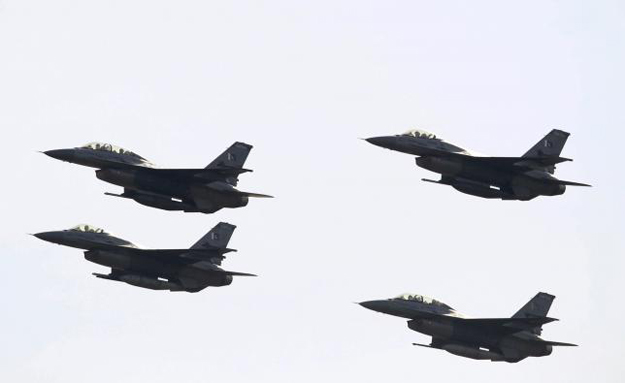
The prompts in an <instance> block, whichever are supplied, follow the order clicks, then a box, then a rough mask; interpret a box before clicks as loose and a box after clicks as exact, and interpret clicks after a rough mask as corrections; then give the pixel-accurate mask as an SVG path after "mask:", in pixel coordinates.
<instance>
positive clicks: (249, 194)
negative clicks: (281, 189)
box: [239, 192, 273, 198]
mask: <svg viewBox="0 0 625 383" xmlns="http://www.w3.org/2000/svg"><path fill="white" fill-rule="evenodd" d="M239 195H243V196H246V197H253V198H273V196H272V195H268V194H259V193H248V192H239Z"/></svg>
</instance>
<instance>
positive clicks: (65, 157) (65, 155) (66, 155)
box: [43, 149, 74, 162]
mask: <svg viewBox="0 0 625 383" xmlns="http://www.w3.org/2000/svg"><path fill="white" fill-rule="evenodd" d="M43 154H45V155H47V156H50V157H52V158H55V159H57V160H61V161H67V162H70V161H71V160H72V159H73V158H74V150H72V149H54V150H48V151H45V152H43Z"/></svg>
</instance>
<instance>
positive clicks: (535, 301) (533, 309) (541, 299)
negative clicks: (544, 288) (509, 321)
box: [512, 293, 556, 335]
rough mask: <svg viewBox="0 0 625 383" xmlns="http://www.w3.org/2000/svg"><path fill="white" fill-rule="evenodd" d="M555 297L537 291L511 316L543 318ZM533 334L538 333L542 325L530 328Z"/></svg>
mask: <svg viewBox="0 0 625 383" xmlns="http://www.w3.org/2000/svg"><path fill="white" fill-rule="evenodd" d="M555 298H556V297H555V296H553V295H551V294H547V293H538V294H536V296H535V297H534V298H532V299H530V301H529V302H527V303H526V304H525V306H523V307H521V309H520V310H519V311H517V312H516V313H515V314H514V315H513V316H512V318H543V317H546V316H547V314H548V313H549V309H550V308H551V303H553V300H554V299H555ZM532 332H533V333H534V334H537V335H540V333H541V332H542V327H541V326H538V327H535V328H534V329H532Z"/></svg>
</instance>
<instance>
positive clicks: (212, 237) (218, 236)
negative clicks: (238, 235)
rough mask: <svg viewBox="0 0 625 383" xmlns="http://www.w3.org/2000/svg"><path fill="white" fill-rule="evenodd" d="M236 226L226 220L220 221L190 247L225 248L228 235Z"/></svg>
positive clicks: (230, 234) (228, 239)
mask: <svg viewBox="0 0 625 383" xmlns="http://www.w3.org/2000/svg"><path fill="white" fill-rule="evenodd" d="M234 229H236V226H234V225H231V224H229V223H226V222H220V223H218V224H217V226H215V227H213V228H212V229H211V231H209V232H208V233H206V235H205V236H203V237H202V238H201V239H200V240H199V241H197V242H196V243H195V244H194V245H193V246H191V248H192V249H207V248H221V249H225V248H226V246H228V242H229V241H230V237H232V233H234Z"/></svg>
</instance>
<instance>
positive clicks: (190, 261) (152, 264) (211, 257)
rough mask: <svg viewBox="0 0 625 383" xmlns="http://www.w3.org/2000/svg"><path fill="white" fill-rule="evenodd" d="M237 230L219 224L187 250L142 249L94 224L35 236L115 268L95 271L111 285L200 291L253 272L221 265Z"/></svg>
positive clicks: (227, 282)
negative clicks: (103, 271) (227, 268)
mask: <svg viewBox="0 0 625 383" xmlns="http://www.w3.org/2000/svg"><path fill="white" fill-rule="evenodd" d="M235 228H236V226H234V225H231V224H229V223H225V222H220V223H219V224H218V225H217V226H215V227H214V228H213V229H212V230H211V231H209V232H208V233H207V234H206V235H205V236H203V237H202V238H201V239H200V240H199V241H197V242H196V243H195V244H194V245H193V246H191V247H190V248H188V249H143V248H140V247H138V246H137V245H135V244H133V243H132V242H129V241H127V240H125V239H122V238H118V237H115V236H114V235H112V234H110V233H107V232H106V231H104V230H103V229H100V228H97V227H95V226H91V225H84V224H83V225H78V226H76V227H74V228H71V229H68V230H60V231H47V232H43V233H37V234H33V235H34V236H35V237H37V238H39V239H42V240H44V241H48V242H52V243H56V244H58V245H64V246H70V247H76V248H79V249H83V250H86V251H85V253H84V254H85V259H86V260H87V261H90V262H93V263H96V264H98V265H102V266H107V267H110V268H111V271H110V272H109V273H108V274H99V273H93V275H94V276H96V277H98V278H102V279H107V280H110V281H119V282H125V283H128V284H129V285H133V286H137V287H143V288H146V289H151V290H169V291H186V292H192V293H195V292H198V291H200V290H203V289H205V288H206V287H209V286H227V285H229V284H231V283H232V277H234V276H250V277H255V276H256V275H254V274H249V273H239V272H235V271H226V270H223V269H222V268H221V267H219V266H220V265H221V261H222V260H223V259H225V255H224V254H226V253H229V252H233V251H236V250H235V249H229V248H228V247H227V246H228V242H229V241H230V237H231V236H232V233H233V232H234V229H235Z"/></svg>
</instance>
